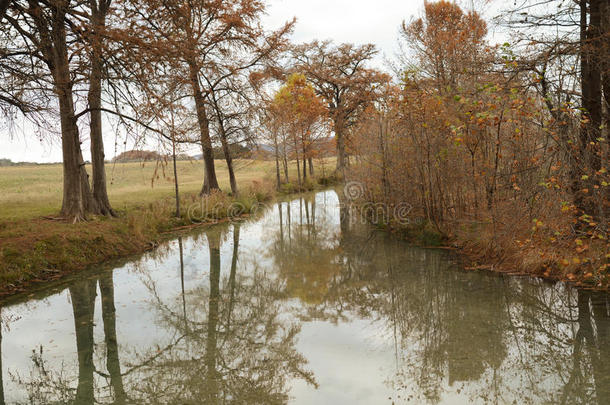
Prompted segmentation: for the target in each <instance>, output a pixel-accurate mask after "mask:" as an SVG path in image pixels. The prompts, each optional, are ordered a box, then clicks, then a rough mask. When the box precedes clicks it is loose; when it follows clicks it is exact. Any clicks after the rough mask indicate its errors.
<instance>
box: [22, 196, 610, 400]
mask: <svg viewBox="0 0 610 405" xmlns="http://www.w3.org/2000/svg"><path fill="white" fill-rule="evenodd" d="M337 202H338V201H337V196H336V195H335V194H334V193H332V192H326V193H320V194H317V195H316V196H314V195H311V196H305V197H303V198H300V199H298V200H294V201H292V202H281V203H279V204H277V205H276V206H275V207H273V209H272V210H270V211H269V212H268V213H267V217H266V222H264V223H263V222H260V221H259V222H255V223H246V224H243V225H241V226H240V225H239V224H234V225H226V226H219V227H214V228H211V229H208V230H206V231H204V232H203V233H201V234H199V235H195V236H192V237H189V238H188V239H185V240H183V239H182V238H179V239H178V241H177V245H176V246H172V245H169V246H168V248H167V249H165V250H159V251H158V252H157V253H155V255H156V256H155V258H156V260H157V263H159V266H161V267H163V266H167V265H168V264H167V263H171V265H172V268H173V271H178V270H179V273H175V274H176V280H175V282H176V285H179V287H178V288H176V289H175V290H172V289H171V288H170V286H169V285H168V283H170V282H171V281H172V279H171V277H166V278H163V277H161V276H159V274H158V273H155V272H152V271H150V269H148V268H147V267H146V266H142V268H140V269H136V272H135V273H136V274H137V277H139V280H140V281H141V284H142V285H143V286H144V287H143V288H144V290H145V291H146V293H145V296H146V303H147V304H146V305H147V307H146V312H147V313H150V314H153V315H154V316H153V318H154V325H155V328H156V334H158V335H159V336H156V335H155V336H154V339H153V341H154V342H155V343H154V344H148V345H145V346H142V345H138V344H133V343H129V342H127V341H123V342H121V340H122V336H123V335H121V334H120V333H118V332H120V323H117V311H116V308H115V305H116V303H115V289H122V288H126V286H123V285H120V284H115V282H114V281H113V276H114V273H113V272H112V271H104V272H101V273H100V274H97V275H96V276H95V277H94V278H92V279H89V280H80V281H77V282H75V283H72V284H71V285H70V287H69V295H70V298H71V303H72V315H73V319H74V328H75V329H74V331H75V338H76V339H75V344H74V351H75V353H77V355H76V356H75V359H76V363H77V364H75V366H74V367H73V368H70V366H69V365H66V366H67V368H66V370H63V369H60V367H59V366H58V365H56V364H49V362H47V361H45V360H44V350H43V348H42V347H40V349H39V350H37V351H35V352H34V355H33V357H32V360H33V362H32V364H33V365H32V368H31V370H30V373H29V374H30V375H29V377H28V378H24V377H23V376H20V377H19V376H18V377H17V380H18V383H20V384H21V385H22V386H23V387H25V388H26V390H27V391H28V395H29V396H30V401H31V402H38V403H49V402H53V401H55V402H61V403H65V402H76V403H92V402H93V401H94V400H95V401H98V402H114V403H176V402H177V403H185V404H188V403H201V402H202V401H204V402H205V403H210V404H220V403H223V404H224V403H235V404H243V403H245V404H283V403H287V402H289V399H290V395H291V392H290V390H291V387H292V386H293V384H294V381H295V380H301V381H305V382H306V383H308V384H310V385H311V386H313V387H316V386H317V382H316V379H315V378H314V375H313V374H312V372H311V371H308V366H307V356H308V355H309V354H310V353H307V352H304V353H299V352H298V351H297V349H296V339H297V336H298V334H299V331H300V328H301V326H302V325H305V324H306V323H308V322H310V321H318V322H329V323H332V324H334V325H337V326H338V327H341V326H342V325H347V324H349V323H351V322H353V321H355V320H359V319H366V320H370V321H371V322H372V324H373V325H374V327H375V328H376V329H377V334H378V335H379V336H384V337H387V338H388V339H389V340H392V342H393V343H394V344H393V345H392V347H393V348H394V353H393V355H394V357H395V358H396V361H397V367H396V369H395V370H394V371H393V372H391V373H390V374H389V375H387V376H386V382H387V385H388V386H389V387H391V388H392V389H393V390H394V392H395V393H396V395H395V397H394V398H392V400H393V401H395V402H396V403H402V402H403V401H406V400H407V399H409V400H411V401H413V402H415V403H425V402H427V403H439V402H448V403H451V402H452V401H453V400H457V399H459V400H460V401H461V402H476V403H478V402H486V403H508V402H514V401H516V402H517V403H564V404H573V403H597V404H607V403H610V380H609V378H610V369H609V366H610V352H609V350H610V317H609V308H610V307H609V304H608V296H607V295H605V294H601V293H593V292H587V291H577V290H573V289H570V288H567V287H566V286H564V285H562V284H554V285H551V284H547V283H544V282H541V281H536V280H530V279H522V278H515V277H502V276H496V275H489V274H485V273H481V272H468V271H464V270H461V269H460V268H459V266H458V265H456V264H455V261H454V258H452V257H451V256H450V255H448V254H446V253H445V252H441V251H437V250H427V249H419V248H414V247H410V246H409V245H407V244H405V243H403V242H401V241H398V240H396V239H395V238H393V237H392V236H390V235H387V234H386V233H384V232H379V231H375V230H371V229H370V228H369V227H367V226H365V225H363V224H360V223H358V222H357V221H354V220H353V217H351V215H352V214H353V213H352V212H351V210H350V208H349V207H347V206H346V205H344V204H343V205H341V208H339V207H338V206H337ZM259 223H260V224H262V225H260V224H259ZM257 224H259V225H257ZM256 226H260V229H258V228H256ZM255 229H258V230H255ZM261 229H262V230H264V232H262V231H261ZM261 235H263V236H262V237H261ZM244 244H245V245H246V246H249V249H248V248H244V247H243V245H244ZM185 246H189V248H188V249H187V248H185ZM189 249H190V250H189ZM244 249H245V250H244ZM185 251H186V253H185ZM189 252H191V253H189ZM193 252H196V254H194V253H193ZM189 254H190V256H189ZM185 257H186V259H185ZM193 257H196V258H197V262H196V263H194V262H193V260H192V258H193ZM178 261H179V268H178ZM186 261H189V262H188V263H186ZM168 271H169V270H168ZM115 279H116V277H115ZM168 280H169V281H168ZM97 287H99V292H100V294H99V296H100V299H99V303H100V305H99V307H98V308H101V319H102V321H103V338H99V341H98V342H95V335H94V332H95V330H96V329H95V328H94V319H95V308H96V306H95V302H96V296H97V294H96V288H97ZM168 291H169V293H168ZM120 303H121V304H123V306H124V305H125V304H127V305H128V304H129V302H120ZM119 317H120V314H119ZM102 342H103V345H100V343H102ZM96 343H98V345H96ZM319 344H320V345H324V341H320V342H319ZM98 346H99V347H103V348H104V350H99V347H98ZM96 355H97V356H96ZM351 355H352V356H353V357H345V358H344V359H342V361H343V362H345V363H347V364H349V363H350V362H351V361H355V360H356V359H357V358H358V357H359V356H360V355H361V354H360V353H357V352H354V353H352V354H351ZM371 372H372V373H375V372H377V370H371ZM321 389H322V390H323V389H324V386H322V387H321ZM385 400H386V398H380V401H385Z"/></svg>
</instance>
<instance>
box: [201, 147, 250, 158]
mask: <svg viewBox="0 0 610 405" xmlns="http://www.w3.org/2000/svg"><path fill="white" fill-rule="evenodd" d="M229 150H230V151H231V156H232V157H233V158H235V159H248V158H250V154H251V151H250V149H248V148H246V147H245V146H243V145H242V144H240V143H235V144H232V145H230V146H229ZM224 158H225V154H224V152H223V151H222V148H221V147H216V148H214V159H224ZM193 159H196V160H202V159H203V154H201V153H200V154H199V155H195V156H193Z"/></svg>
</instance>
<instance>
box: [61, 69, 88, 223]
mask: <svg viewBox="0 0 610 405" xmlns="http://www.w3.org/2000/svg"><path fill="white" fill-rule="evenodd" d="M66 63H67V61H66ZM62 70H65V71H66V73H65V74H66V76H64V77H69V72H67V68H66V69H62ZM56 83H59V84H56V86H55V87H56V92H57V96H58V100H59V114H60V122H61V145H62V154H63V177H64V185H63V202H62V207H61V215H62V216H64V217H68V218H71V219H72V220H74V221H75V222H76V221H81V220H83V219H85V213H86V209H87V205H88V201H87V199H86V198H84V197H85V196H86V195H87V193H88V187H86V188H85V184H86V185H87V186H88V182H85V179H84V178H83V174H82V171H83V170H84V166H83V165H82V164H83V162H82V155H81V151H80V139H79V134H78V127H77V126H76V118H75V115H74V102H73V100H72V88H71V85H70V84H68V83H66V81H65V80H61V79H60V80H57V79H56Z"/></svg>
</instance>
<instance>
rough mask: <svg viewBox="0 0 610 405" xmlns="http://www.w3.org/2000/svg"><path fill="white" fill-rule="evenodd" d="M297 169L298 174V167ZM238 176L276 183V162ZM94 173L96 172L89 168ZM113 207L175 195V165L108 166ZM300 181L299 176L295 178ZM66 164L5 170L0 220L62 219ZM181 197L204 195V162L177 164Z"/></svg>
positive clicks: (222, 168) (225, 185)
mask: <svg viewBox="0 0 610 405" xmlns="http://www.w3.org/2000/svg"><path fill="white" fill-rule="evenodd" d="M322 164H323V165H324V166H325V170H326V171H329V170H332V168H333V165H332V162H330V161H327V162H317V166H318V167H317V168H318V169H320V171H321V170H322V166H321V165H322ZM291 166H293V167H292V170H294V171H295V172H296V169H295V168H294V165H291ZM235 168H236V176H237V181H238V186H239V187H247V186H250V185H251V184H252V182H253V181H261V180H263V179H265V178H267V179H274V173H275V163H274V162H273V161H254V160H237V161H236V162H235ZM216 171H217V177H218V181H219V183H220V187H221V188H222V189H223V190H224V191H227V192H228V191H230V187H229V175H228V171H227V165H226V163H225V162H224V161H222V160H217V161H216ZM88 172H89V173H91V168H90V167H89V168H88ZM106 173H107V177H108V193H109V197H110V203H111V204H112V206H113V207H114V208H115V209H118V210H129V209H130V208H134V207H140V206H143V205H147V204H149V203H152V202H155V201H158V200H160V199H163V198H166V197H173V195H174V185H173V182H174V175H173V169H172V166H171V162H168V164H167V165H165V166H164V165H158V164H157V163H155V162H146V163H116V164H115V163H109V164H108V165H107V167H106ZM295 176H296V173H295ZM62 179H63V178H62V167H61V165H59V164H57V165H40V166H19V167H0V221H2V222H4V221H17V220H23V219H28V218H35V217H41V216H46V215H54V214H57V213H58V212H59V210H60V208H61V200H62V182H63V180H62ZM178 180H179V183H180V192H181V194H194V193H197V192H199V190H200V189H201V185H202V183H203V163H202V162H201V161H180V162H178Z"/></svg>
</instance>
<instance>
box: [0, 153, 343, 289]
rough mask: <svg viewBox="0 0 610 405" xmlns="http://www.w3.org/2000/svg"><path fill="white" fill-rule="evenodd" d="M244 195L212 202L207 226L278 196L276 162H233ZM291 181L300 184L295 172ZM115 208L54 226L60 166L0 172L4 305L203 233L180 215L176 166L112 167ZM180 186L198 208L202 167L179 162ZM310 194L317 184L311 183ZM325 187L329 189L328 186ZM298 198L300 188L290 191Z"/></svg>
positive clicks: (323, 169)
mask: <svg viewBox="0 0 610 405" xmlns="http://www.w3.org/2000/svg"><path fill="white" fill-rule="evenodd" d="M235 168H236V176H237V182H238V186H239V188H240V195H239V196H237V197H233V196H229V195H227V194H222V193H219V194H213V195H211V196H209V197H206V198H207V199H209V200H208V201H209V202H210V204H209V207H211V208H213V209H212V211H211V212H208V213H206V215H205V216H204V217H202V218H204V219H202V221H203V222H204V223H206V224H212V223H216V222H218V221H223V220H230V219H231V218H227V216H230V214H229V212H230V210H229V207H231V206H232V204H233V203H235V202H238V203H240V204H241V206H242V207H244V208H245V209H246V212H248V210H249V209H250V208H249V207H252V206H254V205H255V204H256V203H257V202H263V201H268V200H269V199H271V198H273V195H274V194H275V193H276V192H275V185H274V179H275V162H273V161H253V160H238V161H236V162H235ZM333 168H334V159H328V160H327V161H326V162H322V161H318V162H317V163H316V170H317V173H318V174H319V175H325V174H326V175H329V174H330V173H332V170H333ZM216 170H217V176H218V180H219V182H220V187H221V188H222V190H223V191H225V192H228V191H230V187H229V179H228V171H227V168H226V164H225V163H224V161H216ZM291 170H292V171H294V173H291V174H290V176H291V178H292V179H294V178H296V165H294V164H292V165H291ZM107 177H108V189H109V197H110V202H111V204H112V206H113V207H114V209H115V210H117V212H118V214H119V216H118V217H116V218H107V217H91V218H89V220H88V221H84V222H80V223H76V224H72V223H71V222H69V221H65V220H61V219H59V218H56V216H57V214H58V213H59V211H60V207H61V200H62V186H63V178H62V167H61V165H40V166H19V167H0V297H2V296H7V295H12V294H16V293H19V292H26V291H28V289H30V288H33V287H35V286H37V285H44V284H45V283H46V282H47V281H49V280H55V279H58V278H62V277H64V276H65V275H66V274H70V273H73V272H77V271H79V270H82V269H84V268H87V267H88V266H91V265H93V264H98V263H102V262H105V261H107V260H109V259H112V258H119V257H124V256H127V255H131V254H136V253H140V252H142V251H144V250H147V249H150V248H151V247H154V246H156V245H157V244H158V243H159V242H160V241H162V240H164V239H166V238H167V237H169V234H171V233H172V232H174V231H176V230H180V229H184V228H190V227H191V226H197V225H196V224H193V223H192V221H191V220H190V218H189V217H188V215H187V212H185V210H183V212H182V216H181V217H180V218H175V215H174V201H173V198H174V185H173V184H174V178H173V170H172V166H169V165H166V166H163V165H158V164H157V163H154V162H149V163H146V164H142V163H124V164H109V165H108V166H107ZM178 179H179V183H180V190H181V200H182V203H183V207H185V206H186V205H188V204H189V203H191V202H199V201H200V200H199V197H198V196H197V194H198V193H199V190H200V189H201V185H202V182H203V163H202V162H199V161H192V162H187V161H183V162H179V164H178ZM309 184H310V186H311V187H314V186H315V182H310V183H309ZM325 184H326V183H325ZM286 189H287V191H293V190H295V188H294V186H290V187H287V188H286Z"/></svg>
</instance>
